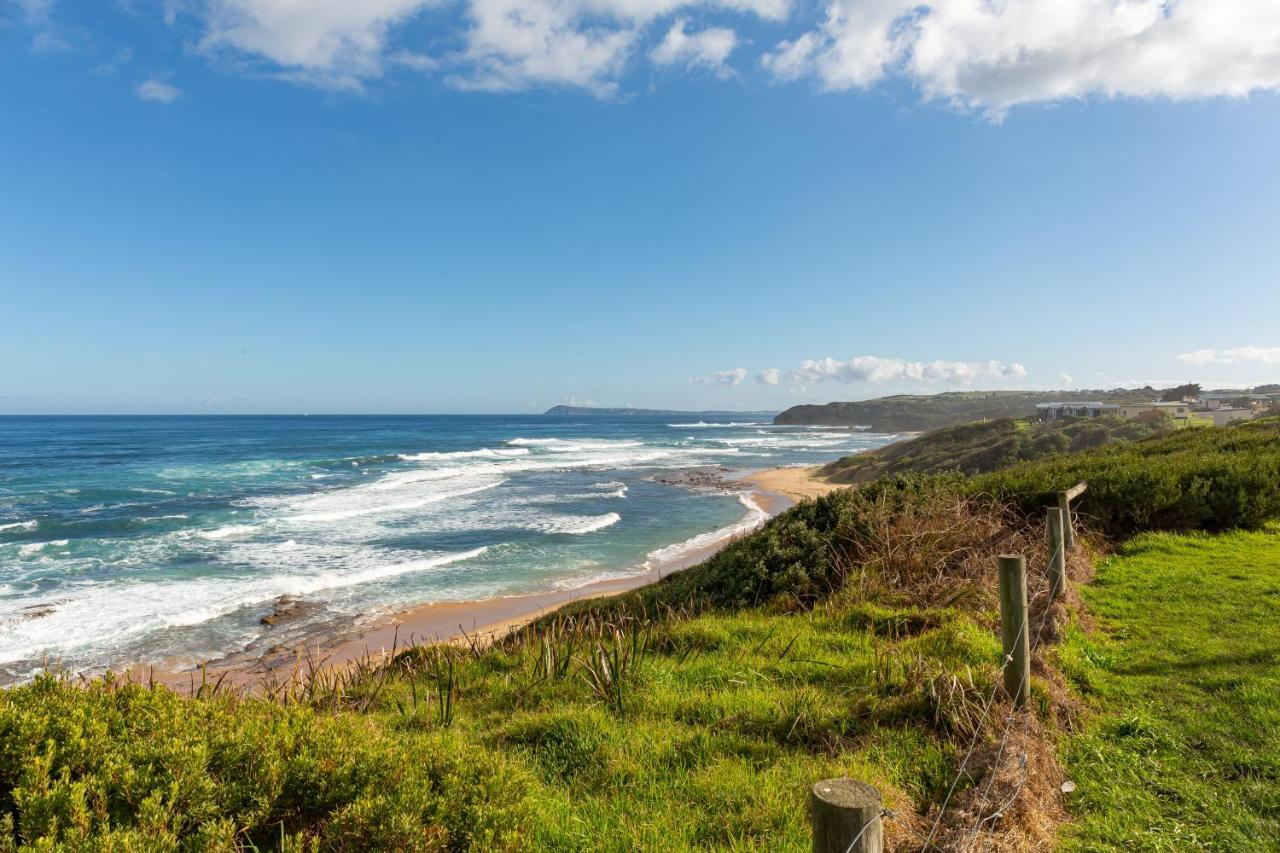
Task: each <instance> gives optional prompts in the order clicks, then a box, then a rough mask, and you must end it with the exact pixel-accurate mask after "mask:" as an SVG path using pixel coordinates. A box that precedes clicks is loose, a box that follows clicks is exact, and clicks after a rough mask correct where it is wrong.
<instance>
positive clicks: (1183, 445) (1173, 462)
mask: <svg viewBox="0 0 1280 853" xmlns="http://www.w3.org/2000/svg"><path fill="white" fill-rule="evenodd" d="M1080 481H1087V482H1088V484H1089V490H1088V491H1087V492H1086V493H1085V494H1084V495H1083V496H1082V497H1081V499H1080V501H1079V504H1078V511H1079V513H1080V515H1081V517H1082V518H1083V519H1084V520H1085V522H1086V523H1087V524H1088V525H1090V526H1091V527H1093V528H1094V529H1096V530H1098V531H1100V532H1102V533H1104V534H1107V535H1110V536H1116V537H1127V536H1131V535H1133V534H1135V533H1141V532H1145V531H1157V530H1167V531H1178V530H1206V531H1222V530H1229V529H1233V528H1245V529H1257V528H1259V527H1261V526H1262V525H1264V524H1265V523H1266V522H1268V521H1269V520H1272V519H1275V518H1280V419H1274V418H1272V419H1267V420H1263V421H1251V422H1243V423H1239V424H1232V425H1230V426H1225V427H1215V428H1211V429H1185V430H1177V431H1173V432H1169V433H1165V434H1162V435H1158V436H1155V437H1152V438H1147V439H1143V440H1139V441H1135V442H1131V443H1128V444H1119V445H1110V446H1107V447H1103V448H1099V449H1096V450H1091V451H1087V452H1083V453H1074V454H1065V455H1061V456H1055V457H1052V458H1050V459H1043V460H1038V461H1035V462H1027V463H1023V464H1019V465H1014V466H1012V467H1010V468H1007V469H1005V470H1003V471H999V472H996V473H993V474H988V475H983V476H979V477H975V478H974V479H973V480H972V481H971V482H970V483H969V484H968V486H967V491H969V492H970V493H972V494H981V493H986V494H990V495H992V496H994V497H995V498H996V499H998V500H1001V501H1007V502H1009V503H1012V504H1015V505H1017V506H1019V507H1020V508H1021V509H1023V510H1024V511H1025V512H1027V513H1039V512H1040V511H1041V510H1042V508H1043V507H1044V506H1047V505H1049V504H1050V503H1051V502H1052V501H1053V498H1054V494H1055V493H1056V492H1058V491H1061V490H1064V489H1068V488H1070V487H1071V486H1073V485H1075V484H1076V483H1077V482H1080Z"/></svg>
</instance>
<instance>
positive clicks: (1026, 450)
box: [821, 417, 1164, 483]
mask: <svg viewBox="0 0 1280 853" xmlns="http://www.w3.org/2000/svg"><path fill="white" fill-rule="evenodd" d="M1163 428H1164V426H1163V424H1161V423H1160V422H1149V423H1139V422H1137V421H1131V420H1126V419H1123V418H1114V417H1107V418H1089V419H1087V420H1061V421H1052V422H1050V423H1040V422H1038V421H1031V422H1028V421H1023V420H1015V419H1013V418H1002V419H1000V420H995V421H979V422H977V423H969V424H960V425H958V426H950V427H943V428H942V429H938V430H934V431H933V432H929V433H925V434H924V435H921V436H917V437H916V438H912V439H908V440H906V441H899V442H897V443H895V444H890V445H888V446H887V447H880V448H877V449H875V450H871V451H868V452H866V453H860V454H857V455H855V456H846V457H844V458H843V459H837V460H836V461H835V462H832V463H830V464H828V465H826V466H824V467H823V468H822V470H821V474H822V475H823V476H824V477H826V478H827V479H828V480H830V481H831V482H833V483H869V482H871V481H872V480H878V479H880V478H881V477H886V476H890V475H894V474H906V473H911V472H918V473H925V474H932V473H938V472H941V471H950V470H956V471H960V472H962V473H965V474H979V473H984V472H987V471H995V470H998V469H1000V468H1005V467H1007V466H1009V465H1012V464H1014V463H1016V462H1025V461H1028V460H1032V459H1040V458H1043V457H1046V456H1052V455H1055V454H1059V453H1070V452H1076V451H1080V450H1090V449H1093V448H1095V447H1101V446H1103V445H1105V444H1112V443H1115V442H1121V441H1134V440H1135V439H1139V438H1145V437H1147V436H1150V435H1155V434H1156V433H1158V432H1161V431H1162V429H1163Z"/></svg>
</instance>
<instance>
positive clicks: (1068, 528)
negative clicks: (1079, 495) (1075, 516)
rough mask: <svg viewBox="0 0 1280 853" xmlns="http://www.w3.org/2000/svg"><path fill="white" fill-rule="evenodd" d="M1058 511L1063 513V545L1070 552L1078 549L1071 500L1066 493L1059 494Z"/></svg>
mask: <svg viewBox="0 0 1280 853" xmlns="http://www.w3.org/2000/svg"><path fill="white" fill-rule="evenodd" d="M1058 509H1059V510H1060V511H1061V512H1062V544H1063V547H1065V548H1066V549H1067V550H1070V549H1072V548H1074V547H1076V533H1075V525H1074V524H1073V523H1072V521H1071V498H1069V497H1067V493H1066V492H1058Z"/></svg>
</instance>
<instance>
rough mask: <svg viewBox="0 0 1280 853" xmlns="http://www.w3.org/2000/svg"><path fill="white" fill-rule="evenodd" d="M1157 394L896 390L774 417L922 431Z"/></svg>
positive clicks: (797, 421)
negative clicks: (1059, 405)
mask: <svg viewBox="0 0 1280 853" xmlns="http://www.w3.org/2000/svg"><path fill="white" fill-rule="evenodd" d="M1159 396H1160V392H1159V391H1157V390H1155V389H1153V388H1138V389H1135V390H1131V391H1129V390H1124V389H1117V390H1109V391H950V392H947V393H945V394H898V395H895V396H892V397H880V398H877V399H874V400H862V401H860V402H855V403H827V404H826V405H822V406H817V405H803V406H792V407H791V408H790V409H787V410H786V411H784V412H782V413H780V414H779V415H778V416H777V417H776V418H774V423H779V424H821V425H830V426H862V427H868V428H869V429H871V430H872V431H873V432H925V431H927V430H932V429H938V428H940V427H945V426H952V425H954V424H967V423H972V422H974V421H981V420H998V419H1001V418H1028V417H1032V416H1033V415H1034V414H1035V411H1036V404H1037V403H1052V402H1056V401H1060V400H1061V401H1072V400H1080V401H1094V400H1096V401H1101V402H1111V403H1122V402H1123V403H1140V402H1146V401H1150V400H1152V399H1155V398H1157V397H1159Z"/></svg>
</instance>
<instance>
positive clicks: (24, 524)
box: [0, 518, 40, 533]
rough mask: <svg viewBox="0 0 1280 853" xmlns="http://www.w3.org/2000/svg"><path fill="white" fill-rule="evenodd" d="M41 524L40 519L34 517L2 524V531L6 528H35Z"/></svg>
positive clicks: (0, 531)
mask: <svg viewBox="0 0 1280 853" xmlns="http://www.w3.org/2000/svg"><path fill="white" fill-rule="evenodd" d="M39 526H40V522H39V520H38V519H34V518H33V519H29V520H27V521H14V522H10V523H9V524H0V533H2V532H4V531H6V530H35V529H36V528H37V527H39Z"/></svg>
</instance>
